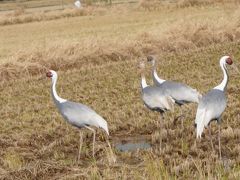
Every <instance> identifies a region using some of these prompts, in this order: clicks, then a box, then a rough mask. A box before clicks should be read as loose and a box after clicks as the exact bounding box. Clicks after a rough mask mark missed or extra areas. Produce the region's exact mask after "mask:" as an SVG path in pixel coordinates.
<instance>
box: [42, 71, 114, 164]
mask: <svg viewBox="0 0 240 180" xmlns="http://www.w3.org/2000/svg"><path fill="white" fill-rule="evenodd" d="M46 76H47V77H49V78H51V79H52V87H51V94H52V98H53V101H54V103H55V105H56V107H57V109H58V110H59V112H60V114H61V115H62V116H63V118H64V119H65V120H66V121H67V122H68V123H69V124H71V125H72V126H75V127H77V128H79V129H82V128H86V129H88V130H90V131H92V132H93V149H92V155H93V157H94V154H95V153H94V144H95V136H96V132H95V130H94V128H92V127H97V128H101V129H103V130H104V131H105V132H106V134H107V135H109V130H108V124H107V122H106V121H105V120H104V119H103V118H102V117H101V116H100V115H98V114H97V113H96V112H95V111H94V110H92V109H91V108H90V107H88V106H86V105H84V104H81V103H76V102H72V101H68V100H66V99H63V98H61V97H59V96H58V94H57V91H56V83H57V78H58V75H57V72H55V71H53V70H49V71H48V72H47V73H46ZM79 135H80V140H79V151H78V161H79V160H80V154H81V149H82V143H83V134H82V131H81V130H80V131H79ZM107 143H108V145H109V147H110V149H111V146H110V144H109V142H108V141H107Z"/></svg>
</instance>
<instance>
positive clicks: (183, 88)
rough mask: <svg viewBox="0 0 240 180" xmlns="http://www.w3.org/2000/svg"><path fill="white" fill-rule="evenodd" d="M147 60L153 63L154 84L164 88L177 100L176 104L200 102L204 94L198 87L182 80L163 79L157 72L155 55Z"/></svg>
mask: <svg viewBox="0 0 240 180" xmlns="http://www.w3.org/2000/svg"><path fill="white" fill-rule="evenodd" d="M147 61H148V62H150V63H151V64H152V78H153V82H154V84H155V85H156V86H159V87H161V88H163V89H164V91H165V93H166V94H167V95H169V96H171V97H172V98H173V99H174V100H175V103H176V104H178V105H180V106H181V105H183V104H185V103H189V102H195V103H198V102H199V99H200V98H201V97H202V95H201V94H200V93H199V92H198V91H197V90H196V89H193V88H191V87H190V86H188V85H186V84H183V83H180V82H175V81H169V80H164V79H161V78H160V77H159V76H158V74H157V67H156V59H155V57H154V56H148V57H147Z"/></svg>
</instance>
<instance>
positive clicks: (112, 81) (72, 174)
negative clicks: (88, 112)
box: [0, 0, 240, 180]
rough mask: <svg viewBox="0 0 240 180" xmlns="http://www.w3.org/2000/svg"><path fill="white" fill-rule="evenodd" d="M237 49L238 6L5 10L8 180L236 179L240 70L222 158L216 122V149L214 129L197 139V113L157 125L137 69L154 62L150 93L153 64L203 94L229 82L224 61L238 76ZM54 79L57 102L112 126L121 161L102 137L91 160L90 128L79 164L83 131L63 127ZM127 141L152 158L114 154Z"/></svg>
mask: <svg viewBox="0 0 240 180" xmlns="http://www.w3.org/2000/svg"><path fill="white" fill-rule="evenodd" d="M113 2H114V1H113ZM44 3H46V2H44ZM49 3H50V4H49V5H51V3H54V2H52V1H49ZM0 6H2V2H1V1H0ZM239 49H240V2H239V1H237V0H235V1H234V0H221V1H218V0H217V1H213V0H203V1H194V0H182V1H155V0H153V1H151V0H149V1H139V2H135V3H115V4H114V3H113V5H111V6H110V5H107V4H105V3H97V4H96V3H93V4H90V5H87V3H86V4H84V7H83V8H82V9H74V8H65V9H63V10H51V11H38V10H36V11H32V10H31V11H28V9H27V8H24V9H20V10H19V9H18V8H17V9H15V10H13V11H9V12H8V11H7V12H4V13H3V12H0V92H1V93H0V102H1V103H0V117H1V118H0V124H1V125H0V179H14V180H15V179H21V180H22V179H240V99H239V93H240V91H239V87H240V86H239V82H240V74H239V72H238V71H236V70H234V69H232V68H230V67H229V68H228V72H229V80H230V81H229V83H228V88H227V98H228V105H227V108H226V110H225V112H224V113H223V116H222V124H221V128H222V134H221V140H222V141H221V142H222V159H221V160H220V159H219V157H218V139H217V135H218V125H217V123H216V122H213V123H212V124H211V130H212V137H213V144H214V151H213V150H212V148H211V144H210V137H209V133H208V131H207V129H205V131H204V133H203V136H202V138H201V140H197V141H196V133H195V128H194V120H195V114H196V109H197V104H187V105H184V106H183V107H182V108H179V107H178V106H175V109H174V112H167V113H165V115H164V120H163V119H161V118H160V115H159V113H157V112H152V111H150V110H149V109H147V108H146V107H144V105H143V102H142V99H141V89H140V72H139V68H138V65H139V62H140V61H145V62H146V71H145V74H146V75H147V82H148V83H149V84H152V79H151V66H150V64H147V60H146V56H148V55H155V56H156V58H157V60H158V61H157V68H158V69H157V70H158V74H159V76H160V75H161V77H162V78H164V79H169V80H175V81H179V82H183V83H186V84H188V85H190V86H191V87H194V88H196V89H197V90H198V91H200V92H201V93H203V94H204V93H206V92H207V91H208V90H210V89H211V88H213V87H214V86H216V85H218V84H219V83H220V82H221V80H222V78H223V75H222V71H221V69H220V67H219V59H220V58H221V56H223V55H230V56H231V57H232V59H233V63H234V64H235V65H236V66H237V67H239V66H240V61H239V59H240V52H239ZM239 68H240V67H239ZM49 69H53V70H56V71H57V72H58V76H59V77H58V82H57V92H58V94H59V95H60V96H61V97H63V98H66V99H68V100H71V101H75V102H81V103H83V104H86V105H88V106H90V107H91V108H93V109H94V110H96V112H98V113H99V114H100V115H101V116H103V117H104V118H105V119H106V120H107V122H108V125H109V131H110V136H109V141H110V143H111V145H112V149H113V154H112V153H111V151H110V150H109V148H108V146H107V144H106V143H105V138H104V137H105V136H104V133H103V132H102V131H101V130H98V131H97V138H96V144H95V145H96V147H95V151H96V152H95V158H93V157H92V136H93V134H92V133H91V132H90V131H88V130H83V131H84V140H85V141H84V144H83V148H82V154H81V160H80V162H77V161H76V160H77V155H78V145H79V130H78V129H77V128H74V127H72V126H71V125H69V124H67V123H66V122H65V121H64V119H63V118H62V117H61V115H60V114H59V112H58V111H57V109H56V107H55V105H54V103H53V101H52V98H51V93H50V87H51V81H50V79H48V78H47V77H46V71H47V70H49ZM181 113H183V114H184V116H182V117H179V115H180V114H181ZM159 121H161V123H162V126H163V129H162V132H161V134H162V138H163V143H162V146H163V148H162V150H160V148H159V147H160V145H159V143H160V128H159ZM182 122H183V126H184V128H183V129H182V128H181V123H182ZM128 142H144V143H146V144H147V145H148V148H143V149H135V150H132V151H124V152H122V151H120V150H119V149H118V148H117V145H119V143H120V144H121V143H122V144H124V143H128Z"/></svg>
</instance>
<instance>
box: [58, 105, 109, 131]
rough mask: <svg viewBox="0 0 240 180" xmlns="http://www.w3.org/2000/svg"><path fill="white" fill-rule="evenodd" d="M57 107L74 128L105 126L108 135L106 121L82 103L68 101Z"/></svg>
mask: <svg viewBox="0 0 240 180" xmlns="http://www.w3.org/2000/svg"><path fill="white" fill-rule="evenodd" d="M57 107H58V109H59V112H60V113H61V114H62V116H63V117H64V118H65V119H66V121H67V122H69V123H70V124H72V125H73V126H76V127H78V128H82V127H85V126H95V127H98V128H100V127H101V126H104V127H105V128H103V129H105V130H106V132H107V134H108V129H107V123H106V121H105V120H104V119H103V118H102V117H101V116H99V115H98V114H97V113H96V112H95V111H93V110H92V109H91V108H89V107H88V106H86V105H83V104H81V103H75V102H71V101H66V102H63V103H58V104H57ZM99 122H100V123H99ZM103 124H104V125H103Z"/></svg>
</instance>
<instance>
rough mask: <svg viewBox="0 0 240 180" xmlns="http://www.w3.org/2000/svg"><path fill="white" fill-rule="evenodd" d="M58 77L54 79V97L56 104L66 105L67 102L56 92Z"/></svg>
mask: <svg viewBox="0 0 240 180" xmlns="http://www.w3.org/2000/svg"><path fill="white" fill-rule="evenodd" d="M56 83H57V76H55V77H52V91H51V92H52V97H53V100H54V102H55V103H64V102H66V101H67V100H66V99H63V98H61V97H59V96H58V94H57V91H56Z"/></svg>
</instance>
